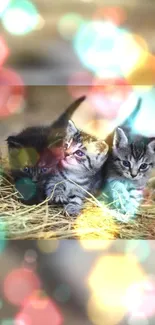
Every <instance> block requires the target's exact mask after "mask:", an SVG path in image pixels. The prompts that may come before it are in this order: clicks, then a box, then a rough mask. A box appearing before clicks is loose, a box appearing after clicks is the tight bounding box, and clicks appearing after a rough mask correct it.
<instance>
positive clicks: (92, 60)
mask: <svg viewBox="0 0 155 325" xmlns="http://www.w3.org/2000/svg"><path fill="white" fill-rule="evenodd" d="M73 45H74V49H75V52H76V54H77V55H78V57H79V59H80V60H81V62H82V64H83V65H84V66H86V67H87V68H88V69H90V70H91V71H93V72H95V73H96V72H98V71H100V70H103V69H109V70H110V71H112V72H115V73H117V74H118V75H122V74H123V76H124V77H126V76H127V75H129V74H130V73H131V72H132V71H134V70H135V69H136V68H137V67H139V66H141V65H142V64H143V63H144V62H145V60H146V59H147V57H148V46H147V43H146V41H145V40H144V39H143V38H142V37H140V36H139V35H134V34H131V33H129V32H128V31H127V30H125V29H123V28H118V27H117V26H116V25H115V24H113V23H112V22H109V21H106V22H103V21H99V20H96V21H89V22H85V23H84V24H83V25H82V26H81V27H80V28H79V30H78V31H77V33H76V35H75V38H74V41H73ZM129 57H130V60H129Z"/></svg>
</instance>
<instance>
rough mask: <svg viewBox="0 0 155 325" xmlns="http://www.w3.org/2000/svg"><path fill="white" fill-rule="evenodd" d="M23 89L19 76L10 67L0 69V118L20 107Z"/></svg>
mask: <svg viewBox="0 0 155 325" xmlns="http://www.w3.org/2000/svg"><path fill="white" fill-rule="evenodd" d="M24 96H25V89H24V84H23V81H22V79H21V78H20V76H19V75H18V74H17V73H16V72H15V71H13V70H11V69H4V68H1V69H0V118H4V117H7V116H9V115H12V114H14V113H16V112H17V111H18V110H20V109H21V107H22V105H23V101H24Z"/></svg>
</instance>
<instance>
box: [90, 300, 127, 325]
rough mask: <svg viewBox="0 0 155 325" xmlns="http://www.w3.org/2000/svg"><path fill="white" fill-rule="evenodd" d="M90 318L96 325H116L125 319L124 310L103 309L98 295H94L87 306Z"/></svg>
mask: <svg viewBox="0 0 155 325" xmlns="http://www.w3.org/2000/svg"><path fill="white" fill-rule="evenodd" d="M87 312H88V317H89V319H90V320H91V321H92V323H93V324H95V325H103V324H105V325H116V324H118V323H119V322H120V321H121V320H122V318H123V317H124V309H120V308H114V307H113V309H112V308H111V307H109V308H106V309H105V308H103V305H102V303H100V302H99V301H98V297H97V296H96V295H92V296H91V297H90V299H89V301H88V306H87Z"/></svg>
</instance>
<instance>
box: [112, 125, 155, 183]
mask: <svg viewBox="0 0 155 325" xmlns="http://www.w3.org/2000/svg"><path fill="white" fill-rule="evenodd" d="M112 156H113V165H114V168H115V170H116V172H118V174H119V175H121V176H123V177H125V178H128V179H131V180H140V179H142V178H145V177H148V176H149V173H150V171H151V170H152V168H153V167H154V164H155V140H153V141H150V142H148V143H145V142H144V139H143V138H142V137H139V138H138V137H137V139H136V138H135V140H134V141H133V142H131V141H129V139H128V137H127V135H126V134H125V132H124V131H123V130H122V129H121V128H118V129H117V130H116V132H115V134H114V139H113V149H112Z"/></svg>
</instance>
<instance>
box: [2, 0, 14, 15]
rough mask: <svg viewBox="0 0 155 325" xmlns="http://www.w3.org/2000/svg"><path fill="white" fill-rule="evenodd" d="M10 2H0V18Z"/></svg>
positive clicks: (3, 0)
mask: <svg viewBox="0 0 155 325" xmlns="http://www.w3.org/2000/svg"><path fill="white" fill-rule="evenodd" d="M10 1H11V0H1V1H0V16H1V15H3V13H4V12H5V10H6V9H7V7H8V6H9V4H10Z"/></svg>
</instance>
